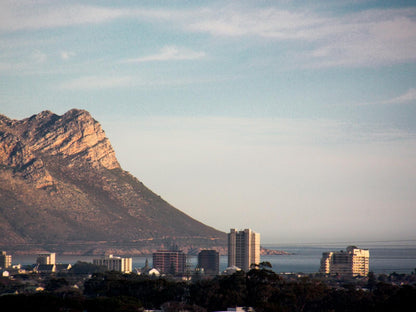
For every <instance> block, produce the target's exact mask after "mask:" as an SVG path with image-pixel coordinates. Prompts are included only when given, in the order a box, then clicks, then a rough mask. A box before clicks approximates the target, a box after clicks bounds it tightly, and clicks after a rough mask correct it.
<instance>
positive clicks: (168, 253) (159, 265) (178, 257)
mask: <svg viewBox="0 0 416 312" xmlns="http://www.w3.org/2000/svg"><path fill="white" fill-rule="evenodd" d="M153 267H154V268H155V269H157V270H158V271H159V272H160V273H161V274H172V275H181V274H184V273H185V270H186V255H185V254H184V253H183V251H181V250H159V251H157V252H155V253H153Z"/></svg>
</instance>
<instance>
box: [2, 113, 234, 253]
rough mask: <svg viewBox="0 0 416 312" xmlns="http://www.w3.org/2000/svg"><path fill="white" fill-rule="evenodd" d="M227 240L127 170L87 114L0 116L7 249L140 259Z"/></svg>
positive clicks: (3, 240)
mask: <svg viewBox="0 0 416 312" xmlns="http://www.w3.org/2000/svg"><path fill="white" fill-rule="evenodd" d="M225 238H226V235H225V233H223V232H220V231H217V230H215V229H213V228H211V227H208V226H206V225H204V224H202V223H201V222H198V221H197V220H194V219H192V218H191V217H189V216H188V215H186V214H184V213H183V212H181V211H179V210H178V209H176V208H174V207H172V206H171V205H170V204H169V203H167V202H166V201H164V200H163V199H162V198H161V197H160V196H158V195H156V194H154V193H153V192H152V191H151V190H149V189H148V188H147V187H146V186H144V185H143V184H142V183H141V182H140V181H139V180H137V179H136V178H135V177H133V176H132V175H131V174H129V173H128V172H126V171H124V170H123V169H122V168H121V167H120V165H119V163H118V161H117V159H116V156H115V152H114V150H113V148H112V147H111V144H110V142H109V140H108V139H107V137H106V136H105V133H104V131H103V130H102V128H101V126H100V124H99V123H98V122H97V121H95V120H94V119H93V118H92V117H91V116H90V114H89V113H88V112H87V111H83V110H77V109H73V110H70V111H68V112H67V113H65V114H64V115H62V116H58V115H56V114H53V113H52V112H49V111H44V112H41V113H39V114H37V115H34V116H32V117H30V118H27V119H23V120H11V119H9V118H7V117H6V116H3V115H0V248H2V249H7V250H14V251H17V250H40V249H49V250H55V251H58V252H63V251H68V252H76V253H101V252H104V251H114V252H118V253H130V254H137V253H140V252H144V253H146V252H150V251H152V250H154V249H157V248H160V247H161V246H162V245H164V246H165V247H168V246H169V245H170V244H172V243H174V244H177V245H179V246H180V247H191V246H193V247H205V248H206V247H213V246H218V247H220V248H221V247H224V246H225Z"/></svg>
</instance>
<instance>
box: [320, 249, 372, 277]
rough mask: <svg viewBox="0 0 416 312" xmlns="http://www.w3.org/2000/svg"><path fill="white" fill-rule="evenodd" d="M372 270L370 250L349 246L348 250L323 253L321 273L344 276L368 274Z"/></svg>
mask: <svg viewBox="0 0 416 312" xmlns="http://www.w3.org/2000/svg"><path fill="white" fill-rule="evenodd" d="M369 271H370V252H369V250H368V249H359V248H357V247H355V246H348V247H347V250H346V251H343V250H341V251H330V252H324V253H322V258H321V267H320V269H319V272H320V273H324V274H332V275H335V274H339V275H344V276H367V275H368V272H369Z"/></svg>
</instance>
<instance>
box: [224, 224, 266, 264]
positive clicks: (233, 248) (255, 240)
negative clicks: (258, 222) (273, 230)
mask: <svg viewBox="0 0 416 312" xmlns="http://www.w3.org/2000/svg"><path fill="white" fill-rule="evenodd" d="M259 263H260V234H259V233H256V232H254V231H252V230H251V229H245V230H243V231H237V230H236V229H231V230H230V233H228V266H229V267H232V266H236V267H239V268H240V269H242V270H244V271H248V270H249V269H250V266H251V265H252V264H259Z"/></svg>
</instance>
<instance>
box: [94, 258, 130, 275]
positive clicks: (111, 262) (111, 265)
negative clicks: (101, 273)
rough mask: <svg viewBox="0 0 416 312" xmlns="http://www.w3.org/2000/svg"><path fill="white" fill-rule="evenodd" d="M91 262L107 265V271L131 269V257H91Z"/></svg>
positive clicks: (127, 270) (124, 271)
mask: <svg viewBox="0 0 416 312" xmlns="http://www.w3.org/2000/svg"><path fill="white" fill-rule="evenodd" d="M92 263H93V264H95V265H101V266H105V267H107V269H108V270H109V271H117V272H122V273H130V272H131V271H132V259H131V258H121V257H115V256H113V255H109V256H108V257H103V258H99V259H93V260H92Z"/></svg>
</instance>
